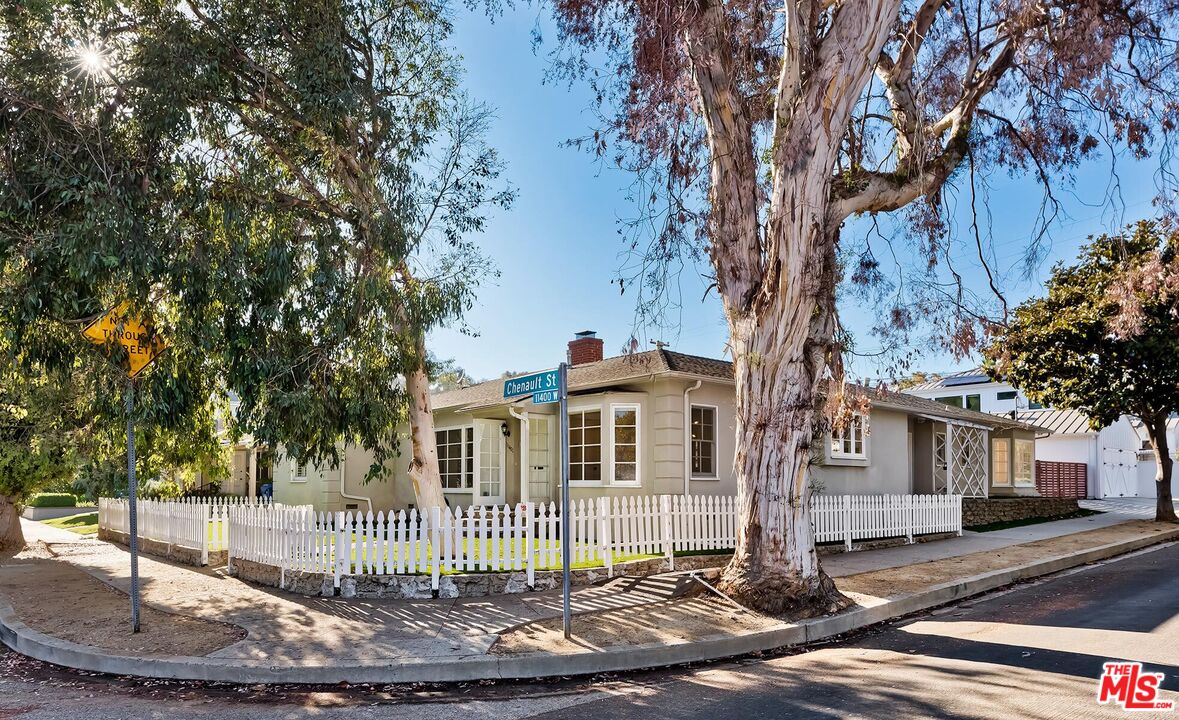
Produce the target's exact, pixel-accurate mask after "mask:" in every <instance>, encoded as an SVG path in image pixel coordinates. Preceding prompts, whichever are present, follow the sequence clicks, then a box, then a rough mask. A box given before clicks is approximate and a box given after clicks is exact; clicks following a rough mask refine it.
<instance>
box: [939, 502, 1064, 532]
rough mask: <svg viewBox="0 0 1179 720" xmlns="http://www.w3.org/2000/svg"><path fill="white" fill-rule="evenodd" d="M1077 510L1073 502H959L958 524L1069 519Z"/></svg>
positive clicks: (973, 524) (970, 524)
mask: <svg viewBox="0 0 1179 720" xmlns="http://www.w3.org/2000/svg"><path fill="white" fill-rule="evenodd" d="M1078 510H1080V506H1078V505H1077V501H1076V500H1073V499H1070V498H1054V497H1003V498H997V497H993V498H962V524H963V525H964V526H966V527H973V526H975V525H989V524H991V523H1000V522H1015V521H1018V520H1031V519H1039V518H1054V517H1060V516H1062V515H1071V514H1073V513H1075V512H1077V511H1078Z"/></svg>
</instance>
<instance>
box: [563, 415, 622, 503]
mask: <svg viewBox="0 0 1179 720" xmlns="http://www.w3.org/2000/svg"><path fill="white" fill-rule="evenodd" d="M595 410H596V411H597V412H598V417H599V420H598V423H599V425H598V464H599V466H600V468H601V470H600V475H601V479H600V480H574V479H573V477H572V473H570V478H569V487H605V486H606V485H607V484H608V480H607V479H608V478H609V477H610V476H609V475H607V474H606V468H607V467H610V468H613V467H614V462H613V457H612V455H613V453H611V457H610V458H609V459H608V458H607V455H606V447H605V443H604V442H603V440H604V439H605V437H606V435H607V434H609V436H610V439H611V443H610V447H611V448H613V446H614V443H613V439H614V421H613V413H611V414H610V416H611V420H610V423H609V424H607V423H606V410H605V409H604V408H603V407H602V405H601V404H600V403H579V404H577V405H570V406H569V407H568V408H567V409H566V413H567V414H572V413H586V412H594V411H595ZM558 421H559V418H558ZM566 421H568V417H566ZM558 435H560V431H559V430H558ZM560 445H561V442H560V438H559V437H558V441H557V446H558V457H560ZM582 447H584V445H582ZM582 464H584V460H583V463H582ZM611 472H613V471H612V470H611ZM559 476H560V474H559V473H558V477H559Z"/></svg>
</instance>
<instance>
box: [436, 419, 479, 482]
mask: <svg viewBox="0 0 1179 720" xmlns="http://www.w3.org/2000/svg"><path fill="white" fill-rule="evenodd" d="M434 442H435V444H436V445H437V446H438V472H439V474H440V475H441V476H442V488H443V489H444V490H470V489H471V488H472V487H474V478H475V429H474V428H473V427H471V426H470V425H468V426H466V427H455V428H444V429H441V430H435V431H434Z"/></svg>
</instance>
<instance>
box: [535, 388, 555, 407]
mask: <svg viewBox="0 0 1179 720" xmlns="http://www.w3.org/2000/svg"><path fill="white" fill-rule="evenodd" d="M560 399H561V393H560V392H558V391H556V390H541V391H540V392H535V393H532V402H533V404H534V405H543V404H544V403H555V402H558V401H559V400H560Z"/></svg>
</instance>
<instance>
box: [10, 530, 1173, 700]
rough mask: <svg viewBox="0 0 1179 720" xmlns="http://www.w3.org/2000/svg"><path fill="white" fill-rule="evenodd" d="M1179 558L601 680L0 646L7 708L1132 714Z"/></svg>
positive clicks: (1168, 620)
mask: <svg viewBox="0 0 1179 720" xmlns="http://www.w3.org/2000/svg"><path fill="white" fill-rule="evenodd" d="M1177 567H1179V544H1176V545H1171V546H1165V547H1163V548H1161V549H1155V550H1152V551H1148V552H1143V553H1139V554H1136V555H1132V556H1129V557H1126V558H1123V559H1119V560H1114V561H1110V562H1107V563H1105V564H1102V565H1098V566H1094V567H1090V568H1086V569H1083V570H1080V571H1074V572H1071V573H1067V574H1062V575H1058V576H1055V577H1053V578H1049V579H1045V580H1042V581H1040V582H1038V583H1035V584H1031V585H1023V586H1018V587H1016V588H1013V589H1010V590H1008V591H1005V592H1001V593H995V594H992V595H989V596H986V597H984V598H977V599H975V600H973V601H968V602H965V603H961V604H958V605H956V606H951V607H947V608H943V609H941V610H939V611H937V612H934V613H929V614H925V615H922V616H919V617H914V618H910V619H907V620H904V621H900V622H898V623H895V624H892V625H888V626H885V627H883V628H880V629H877V630H874V631H871V632H869V633H865V634H861V635H859V636H857V637H854V638H850V639H848V640H845V641H843V642H840V643H834V644H831V645H828V646H825V647H822V648H819V649H815V650H812V651H810V652H804V653H798V654H788V655H783V656H778V657H771V658H759V659H753V658H750V659H745V660H741V661H738V662H726V663H721V664H714V665H708V666H703V667H698V668H687V669H685V668H679V669H673V670H664V671H658V672H649V673H642V674H638V675H632V676H628V677H625V678H607V679H599V680H595V681H565V682H552V683H529V684H495V685H478V684H474V685H464V686H447V687H425V686H422V687H358V688H268V687H262V686H255V687H245V686H228V685H224V686H199V685H195V684H189V683H157V682H144V681H136V680H130V679H125V678H122V679H119V678H106V677H96V676H88V675H84V674H80V673H74V672H70V671H64V670H60V669H56V668H52V667H49V666H45V665H42V664H40V663H35V662H32V661H29V660H26V659H24V658H20V657H19V656H16V655H15V654H12V653H7V654H5V655H2V656H0V720H8V719H9V718H19V719H20V720H41V719H46V720H48V719H54V720H56V719H58V718H62V719H69V718H79V719H81V718H87V719H93V720H107V719H108V718H109V719H112V720H113V719H116V718H168V719H169V720H173V719H182V718H235V719H236V718H242V719H243V720H253V719H255V718H257V719H259V720H272V719H274V720H278V719H282V720H286V719H288V718H290V719H295V718H307V717H314V718H325V719H334V718H344V717H347V718H350V719H351V718H360V717H363V718H367V717H373V718H402V717H404V718H411V717H412V718H464V719H469V718H495V719H496V720H514V719H515V718H545V719H546V720H557V719H559V718H569V719H573V718H577V719H578V720H580V719H582V718H635V719H640V720H661V719H663V718H677V719H679V718H701V719H707V720H721V719H723V718H741V719H742V720H758V719H760V718H774V719H776V720H777V719H785V718H850V717H865V718H925V717H929V718H1003V719H1004V720H1006V719H1007V718H1090V717H1093V718H1097V717H1126V716H1127V713H1126V712H1124V711H1122V710H1120V709H1115V708H1112V707H1109V706H1100V705H1098V704H1097V703H1096V700H1095V698H1096V689H1097V681H1096V678H1097V676H1098V674H1099V673H1100V670H1101V664H1102V662H1103V661H1105V660H1107V659H1126V660H1139V661H1142V662H1144V663H1146V664H1147V667H1148V668H1149V669H1152V670H1155V671H1160V672H1164V673H1166V675H1167V679H1166V681H1165V683H1164V687H1165V688H1166V689H1167V692H1166V693H1165V696H1166V697H1168V698H1170V699H1179V693H1177V692H1176V691H1179V572H1176V568H1177ZM1169 715H1171V716H1172V717H1179V714H1177V713H1169ZM1129 716H1131V717H1135V718H1141V717H1151V714H1143V713H1133V714H1130V715H1129Z"/></svg>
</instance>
